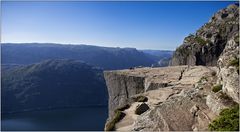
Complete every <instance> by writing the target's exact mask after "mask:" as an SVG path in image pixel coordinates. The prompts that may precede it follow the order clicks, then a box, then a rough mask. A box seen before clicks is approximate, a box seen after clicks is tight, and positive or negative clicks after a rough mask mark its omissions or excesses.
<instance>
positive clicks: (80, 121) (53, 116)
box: [1, 106, 108, 131]
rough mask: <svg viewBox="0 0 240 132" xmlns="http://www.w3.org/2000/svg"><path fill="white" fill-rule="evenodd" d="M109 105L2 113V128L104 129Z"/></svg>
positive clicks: (39, 129) (11, 129)
mask: <svg viewBox="0 0 240 132" xmlns="http://www.w3.org/2000/svg"><path fill="white" fill-rule="evenodd" d="M107 116H108V108H107V106H100V107H99V106H98V107H84V108H68V109H59V110H48V111H33V112H23V113H16V114H8V115H2V119H1V120H2V123H1V127H2V130H9V131H14V130H22V131H26V130H32V131H34V130H37V131H43V130H65V131H67V130H79V131H80V130H82V131H83V130H85V131H87V130H92V131H97V130H98V131H103V130H104V124H105V121H106V119H107Z"/></svg>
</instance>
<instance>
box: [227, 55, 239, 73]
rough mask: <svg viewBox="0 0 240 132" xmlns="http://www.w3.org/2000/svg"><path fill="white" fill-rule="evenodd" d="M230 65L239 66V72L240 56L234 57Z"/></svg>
mask: <svg viewBox="0 0 240 132" xmlns="http://www.w3.org/2000/svg"><path fill="white" fill-rule="evenodd" d="M228 66H234V67H236V68H237V72H238V74H239V58H234V59H233V60H231V61H230V62H229V64H228Z"/></svg>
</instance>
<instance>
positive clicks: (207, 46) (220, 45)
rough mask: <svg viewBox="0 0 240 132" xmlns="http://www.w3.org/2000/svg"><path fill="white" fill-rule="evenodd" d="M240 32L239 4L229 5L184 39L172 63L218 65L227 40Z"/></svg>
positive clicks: (174, 64)
mask: <svg viewBox="0 0 240 132" xmlns="http://www.w3.org/2000/svg"><path fill="white" fill-rule="evenodd" d="M238 32H239V6H238V5H237V4H233V5H229V6H228V7H227V8H225V9H222V10H220V11H218V12H217V13H215V14H214V15H213V16H212V18H211V19H210V20H209V22H208V23H206V24H204V25H203V26H202V27H201V28H200V29H199V30H197V32H196V33H195V34H190V35H189V36H188V37H186V38H185V39H184V42H183V44H182V45H181V46H180V47H178V48H177V49H176V51H175V53H174V55H173V58H172V61H171V62H170V65H173V66H176V65H207V66H216V65H217V61H218V59H219V56H220V55H221V54H222V52H223V50H224V48H225V46H226V44H227V42H228V41H229V40H230V39H232V37H233V36H234V35H235V34H236V33H238Z"/></svg>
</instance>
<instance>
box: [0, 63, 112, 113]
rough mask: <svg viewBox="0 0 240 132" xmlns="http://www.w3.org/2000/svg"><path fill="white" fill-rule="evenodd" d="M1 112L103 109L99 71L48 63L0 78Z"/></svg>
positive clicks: (104, 98) (104, 94) (104, 96)
mask: <svg viewBox="0 0 240 132" xmlns="http://www.w3.org/2000/svg"><path fill="white" fill-rule="evenodd" d="M1 92H2V112H3V113H6V112H15V111H23V110H33V109H48V108H50V109H51V108H56V107H79V106H89V105H106V103H107V91H106V86H105V81H104V79H103V74H102V70H101V69H96V68H94V67H92V66H89V65H87V64H85V63H82V62H80V61H74V60H47V61H43V62H41V63H37V64H33V65H27V66H20V67H16V68H14V69H12V70H11V69H10V70H8V71H6V72H3V74H2V91H1Z"/></svg>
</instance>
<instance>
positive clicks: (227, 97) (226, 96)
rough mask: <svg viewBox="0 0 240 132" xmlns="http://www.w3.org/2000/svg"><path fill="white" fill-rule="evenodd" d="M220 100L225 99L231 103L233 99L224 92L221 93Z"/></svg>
mask: <svg viewBox="0 0 240 132" xmlns="http://www.w3.org/2000/svg"><path fill="white" fill-rule="evenodd" d="M219 98H220V99H224V100H230V101H232V98H231V97H229V96H228V95H227V94H226V93H223V92H221V94H220V96H219Z"/></svg>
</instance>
